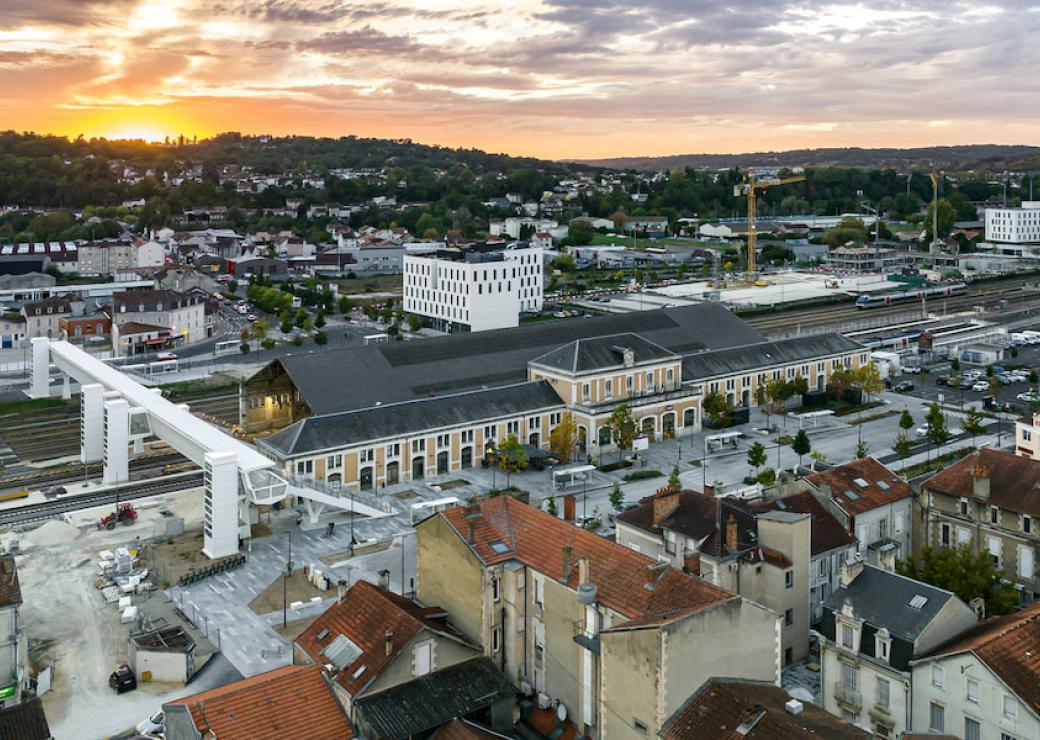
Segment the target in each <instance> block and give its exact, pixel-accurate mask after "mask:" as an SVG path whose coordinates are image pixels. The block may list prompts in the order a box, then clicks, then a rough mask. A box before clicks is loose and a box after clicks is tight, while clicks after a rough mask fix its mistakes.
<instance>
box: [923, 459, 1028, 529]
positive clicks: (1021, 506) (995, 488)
mask: <svg viewBox="0 0 1040 740" xmlns="http://www.w3.org/2000/svg"><path fill="white" fill-rule="evenodd" d="M978 463H981V464H982V465H983V466H984V467H985V468H987V469H988V471H989V500H988V501H989V503H990V504H991V505H992V506H999V507H1000V508H1001V509H1007V510H1008V511H1014V512H1018V513H1019V514H1029V515H1030V516H1037V517H1040V460H1033V459H1032V458H1028V457H1019V456H1018V455H1015V454H1012V453H1010V452H1001V451H1000V450H993V449H990V448H988V447H983V448H982V449H981V450H979V451H978V452H973V453H971V454H970V455H968V456H967V457H964V458H962V459H961V460H959V461H957V462H956V463H954V464H953V465H951V466H950V467H948V468H946V469H945V470H942V471H940V472H938V473H936V474H935V475H933V476H932V477H931V478H929V479H928V480H926V481H925V482H924V484H923V486H922V487H923V488H925V489H927V490H929V491H938V492H939V493H945V494H947V495H949V496H956V497H958V498H968V499H971V498H974V496H975V488H974V485H975V484H974V480H973V478H972V473H973V472H974V471H975V466H976V464H978Z"/></svg>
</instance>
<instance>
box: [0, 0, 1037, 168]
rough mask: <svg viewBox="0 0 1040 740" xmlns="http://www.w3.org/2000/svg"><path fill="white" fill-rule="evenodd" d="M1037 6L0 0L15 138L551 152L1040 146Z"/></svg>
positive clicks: (893, 1)
mask: <svg viewBox="0 0 1040 740" xmlns="http://www.w3.org/2000/svg"><path fill="white" fill-rule="evenodd" d="M1037 38H1040V0H991V1H990V2H987V1H986V0H982V1H981V2H959V1H957V0H953V1H951V0H873V2H870V3H844V2H839V3H829V2H790V1H789V0H758V1H757V2H749V1H748V0H745V1H744V2H722V1H721V0H527V1H522V0H482V2H480V3H476V2H473V1H472V0H468V1H467V0H376V1H374V2H358V1H357V0H350V1H340V0H210V1H206V2H203V1H200V0H0V129H15V130H19V131H29V130H32V131H37V132H41V133H57V134H63V135H67V136H73V137H74V136H77V135H79V134H83V135H85V136H87V137H88V138H89V137H93V136H107V137H110V138H113V137H141V138H148V139H162V138H163V137H164V136H167V135H169V136H176V135H178V134H181V133H183V134H186V135H188V136H193V135H197V136H199V137H204V136H208V135H212V134H214V133H218V132H220V131H241V132H243V133H256V134H260V133H267V134H278V135H283V134H312V135H319V136H342V135H348V134H355V135H358V136H375V137H387V138H399V137H405V138H410V139H413V140H415V141H421V142H424V143H431V144H442V145H447V146H464V147H477V148H481V149H486V150H489V151H496V152H506V153H509V154H518V155H533V156H538V157H546V158H557V159H562V158H593V157H611V156H622V155H635V156H647V155H665V154H678V153H694V152H747V151H762V150H779V149H797V148H803V147H829V146H867V147H869V146H894V147H910V146H934V145H946V144H972V143H1004V144H1011V143H1015V144H1040V44H1038V43H1036V39H1037Z"/></svg>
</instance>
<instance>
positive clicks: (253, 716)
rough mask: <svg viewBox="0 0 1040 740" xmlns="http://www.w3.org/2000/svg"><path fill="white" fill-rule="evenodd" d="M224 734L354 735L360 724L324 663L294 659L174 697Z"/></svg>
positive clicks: (316, 738) (340, 738)
mask: <svg viewBox="0 0 1040 740" xmlns="http://www.w3.org/2000/svg"><path fill="white" fill-rule="evenodd" d="M171 705H183V706H185V707H187V709H188V711H189V712H190V713H191V718H192V721H193V722H194V723H195V727H196V728H197V729H198V731H199V732H200V733H201V734H202V735H203V737H209V736H210V735H209V733H212V736H213V737H219V738H220V740H283V738H287V737H306V738H309V739H310V740H350V738H352V737H354V730H353V728H352V727H351V725H350V722H349V721H348V719H347V715H346V714H345V712H344V711H343V708H342V707H341V706H340V704H339V702H338V701H337V699H336V697H335V696H334V694H333V690H332V687H331V686H330V685H329V684H328V682H327V681H326V679H325V676H324V673H323V669H322V667H321V666H320V665H313V666H298V665H291V666H286V667H284V668H276V669H275V670H273V671H268V672H267V673H261V674H259V675H257V676H252V677H250V678H245V679H242V680H241V681H235V682H233V683H229V684H226V685H224V686H220V687H219V688H215V689H210V690H209V691H203V692H202V693H200V694H194V695H192V696H186V697H184V698H182V699H177V700H175V701H172V702H169V703H167V704H165V705H164V707H163V708H164V709H165V708H166V707H168V706H171Z"/></svg>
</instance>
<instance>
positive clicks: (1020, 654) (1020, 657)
mask: <svg viewBox="0 0 1040 740" xmlns="http://www.w3.org/2000/svg"><path fill="white" fill-rule="evenodd" d="M966 652H970V653H974V655H975V657H977V658H978V659H979V660H980V661H982V662H983V663H985V664H986V665H987V666H988V667H989V669H990V670H992V671H993V672H994V673H995V674H997V676H999V677H1000V680H1001V681H1003V682H1004V683H1005V684H1007V686H1008V687H1009V688H1010V689H1011V690H1012V691H1014V692H1015V694H1016V695H1017V696H1018V698H1019V699H1021V700H1022V701H1023V702H1025V703H1026V704H1028V705H1029V708H1030V709H1032V710H1033V712H1037V713H1040V602H1033V603H1032V604H1029V605H1028V606H1026V607H1025V608H1024V609H1022V611H1019V612H1015V613H1013V614H1008V615H1006V616H1003V617H994V618H993V619H988V620H986V621H985V622H982V623H981V624H979V625H977V626H976V627H973V628H972V629H970V630H968V631H967V632H964V633H962V634H961V635H959V636H957V637H955V638H954V639H953V640H951V641H950V642H947V643H946V644H944V645H941V646H939V647H938V648H936V649H935V650H932V651H931V652H929V653H928V654H926V655H924V656H922V657H923V658H937V657H941V656H944V655H956V654H957V653H966Z"/></svg>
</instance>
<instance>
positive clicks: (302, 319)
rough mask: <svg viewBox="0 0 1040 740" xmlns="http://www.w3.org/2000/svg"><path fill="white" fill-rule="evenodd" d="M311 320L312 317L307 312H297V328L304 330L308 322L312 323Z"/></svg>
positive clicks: (301, 310)
mask: <svg viewBox="0 0 1040 740" xmlns="http://www.w3.org/2000/svg"><path fill="white" fill-rule="evenodd" d="M310 318H311V317H310V316H308V315H307V312H306V311H304V310H303V309H302V308H301V309H298V310H297V311H296V319H295V323H296V326H297V327H298V328H300V329H302V328H303V325H304V324H306V323H307V322H308V321H310Z"/></svg>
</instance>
